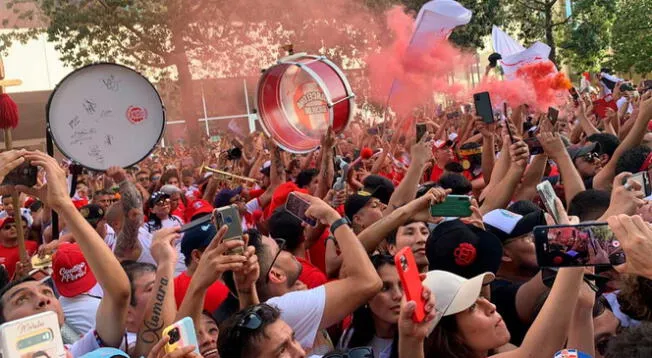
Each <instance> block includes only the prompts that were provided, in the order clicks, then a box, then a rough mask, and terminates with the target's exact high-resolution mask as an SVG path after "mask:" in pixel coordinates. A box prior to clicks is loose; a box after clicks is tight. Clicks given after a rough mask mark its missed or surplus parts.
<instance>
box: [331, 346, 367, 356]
mask: <svg viewBox="0 0 652 358" xmlns="http://www.w3.org/2000/svg"><path fill="white" fill-rule="evenodd" d="M373 357H374V350H373V348H371V347H356V348H351V349H349V350H348V351H347V352H346V353H329V354H327V355H325V356H324V358H373Z"/></svg>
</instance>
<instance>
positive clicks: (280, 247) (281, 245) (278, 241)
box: [265, 239, 285, 283]
mask: <svg viewBox="0 0 652 358" xmlns="http://www.w3.org/2000/svg"><path fill="white" fill-rule="evenodd" d="M274 241H276V244H278V252H277V253H276V255H275V256H274V260H272V264H271V265H269V269H267V273H266V274H265V283H269V273H270V272H272V267H274V264H275V263H276V260H277V259H278V256H279V255H280V254H281V251H283V249H284V248H285V240H283V239H274Z"/></svg>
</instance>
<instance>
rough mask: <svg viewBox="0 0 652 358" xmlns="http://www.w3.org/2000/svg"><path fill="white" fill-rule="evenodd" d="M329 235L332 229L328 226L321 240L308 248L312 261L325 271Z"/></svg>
mask: <svg viewBox="0 0 652 358" xmlns="http://www.w3.org/2000/svg"><path fill="white" fill-rule="evenodd" d="M338 211H339V210H338ZM328 236H330V231H329V230H328V228H326V229H324V231H323V232H322V233H321V236H319V240H317V241H315V243H313V244H312V246H310V247H309V248H308V250H307V252H308V257H310V263H311V264H312V265H313V266H315V267H317V268H318V269H319V270H321V272H323V273H325V272H326V238H328Z"/></svg>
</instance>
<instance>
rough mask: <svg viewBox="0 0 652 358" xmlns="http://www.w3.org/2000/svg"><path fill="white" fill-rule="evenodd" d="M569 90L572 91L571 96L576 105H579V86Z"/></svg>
mask: <svg viewBox="0 0 652 358" xmlns="http://www.w3.org/2000/svg"><path fill="white" fill-rule="evenodd" d="M568 92H570V94H571V96H572V97H573V102H574V103H575V105H576V106H578V105H579V104H580V94H579V92H577V88H575V87H571V88H570V89H569V90H568Z"/></svg>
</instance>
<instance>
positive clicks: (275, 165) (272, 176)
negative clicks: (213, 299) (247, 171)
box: [258, 139, 286, 208]
mask: <svg viewBox="0 0 652 358" xmlns="http://www.w3.org/2000/svg"><path fill="white" fill-rule="evenodd" d="M269 146H270V152H271V153H272V159H271V162H272V163H271V166H270V168H269V169H270V170H269V187H267V189H265V192H264V193H263V195H261V196H260V197H259V198H258V203H259V204H260V206H261V207H263V208H264V207H266V206H267V205H269V203H270V202H272V195H274V191H275V190H276V188H278V186H279V185H281V184H282V183H285V181H286V179H285V177H286V173H285V165H283V158H281V148H279V147H278V146H277V145H276V144H275V143H274V142H273V141H272V140H271V139H270V140H269Z"/></svg>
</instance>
